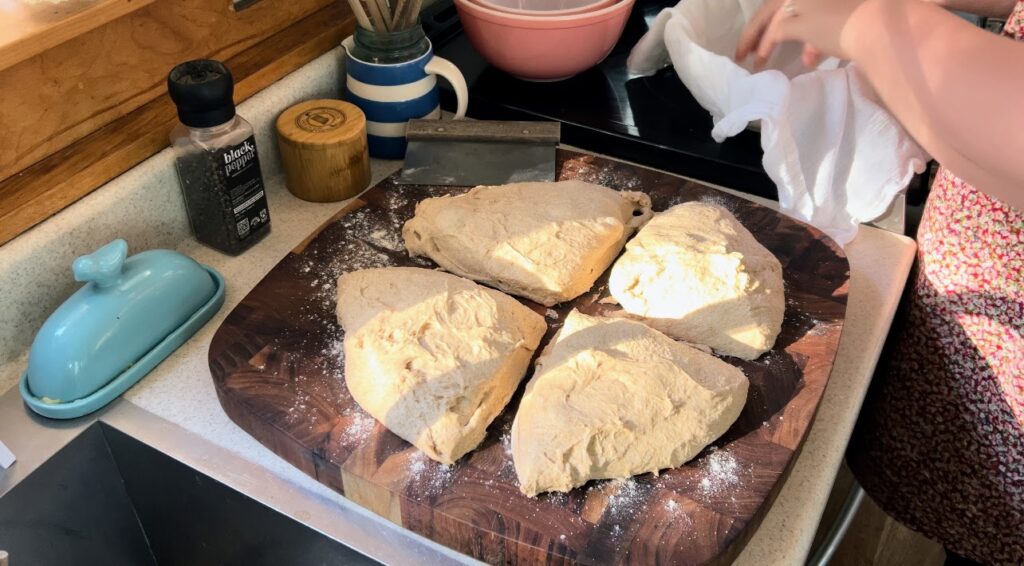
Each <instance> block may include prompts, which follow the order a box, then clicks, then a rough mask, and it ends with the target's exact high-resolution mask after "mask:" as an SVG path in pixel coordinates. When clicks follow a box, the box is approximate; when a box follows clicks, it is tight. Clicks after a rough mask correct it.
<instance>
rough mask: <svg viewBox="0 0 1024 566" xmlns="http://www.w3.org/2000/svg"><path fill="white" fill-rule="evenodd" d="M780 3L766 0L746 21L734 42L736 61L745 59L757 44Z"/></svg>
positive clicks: (779, 0) (776, 0) (780, 0)
mask: <svg viewBox="0 0 1024 566" xmlns="http://www.w3.org/2000/svg"><path fill="white" fill-rule="evenodd" d="M781 4H782V0H768V1H767V2H765V3H764V4H762V5H761V7H760V8H759V9H758V11H757V13H755V14H754V17H753V18H751V19H750V21H749V22H747V25H746V27H745V28H743V33H741V34H740V39H739V42H738V43H737V44H736V53H735V55H734V57H733V58H734V59H735V60H736V61H743V60H744V59H746V58H747V57H748V56H749V55H750V53H751V52H753V51H754V49H755V48H756V47H757V46H758V44H759V43H760V41H761V37H762V36H763V35H764V31H765V28H767V27H768V24H769V23H771V21H772V18H773V17H774V16H775V14H776V12H778V11H779V6H780V5H781Z"/></svg>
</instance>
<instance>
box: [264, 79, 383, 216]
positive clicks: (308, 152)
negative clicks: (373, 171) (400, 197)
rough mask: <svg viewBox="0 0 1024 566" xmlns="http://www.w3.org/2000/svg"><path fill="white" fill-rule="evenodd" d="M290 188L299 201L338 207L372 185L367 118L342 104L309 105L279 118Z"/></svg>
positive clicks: (279, 136)
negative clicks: (367, 141) (336, 204)
mask: <svg viewBox="0 0 1024 566" xmlns="http://www.w3.org/2000/svg"><path fill="white" fill-rule="evenodd" d="M277 144H278V147H279V148H280V149H281V162H282V165H284V171H285V183H286V185H287V186H288V190H289V191H291V193H292V194H293V195H295V196H297V197H299V198H300V199H303V200H308V201H313V202H334V201H339V200H345V199H348V198H352V197H354V196H356V195H357V194H359V193H360V192H361V191H362V190H363V189H365V188H366V187H367V185H369V184H370V155H369V153H367V148H366V116H365V115H364V114H363V111H362V110H360V109H359V108H357V107H356V106H355V105H353V104H349V103H348V102H343V101H341V100H330V99H320V100H307V101H306V102H300V103H299V104H296V105H295V106H292V107H290V108H288V109H287V110H285V111H284V112H282V113H281V115H280V116H278V117H277Z"/></svg>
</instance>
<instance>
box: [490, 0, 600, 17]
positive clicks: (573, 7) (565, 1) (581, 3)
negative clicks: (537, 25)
mask: <svg viewBox="0 0 1024 566" xmlns="http://www.w3.org/2000/svg"><path fill="white" fill-rule="evenodd" d="M471 1H472V2H474V3H476V4H479V5H480V6H483V7H484V8H490V9H491V10H497V11H498V12H505V13H506V14H519V15H522V16H541V17H545V18H547V17H551V16H567V15H569V14H582V13H583V12H593V11H596V10H600V9H602V8H607V7H608V6H611V5H612V4H614V3H615V2H616V0H471Z"/></svg>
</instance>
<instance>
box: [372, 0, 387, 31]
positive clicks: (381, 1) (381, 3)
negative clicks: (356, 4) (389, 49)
mask: <svg viewBox="0 0 1024 566" xmlns="http://www.w3.org/2000/svg"><path fill="white" fill-rule="evenodd" d="M370 1H371V2H373V1H375V0H370ZM376 3H377V9H378V10H380V17H381V21H382V22H384V27H383V29H380V30H377V31H391V8H389V7H388V2H387V0H376Z"/></svg>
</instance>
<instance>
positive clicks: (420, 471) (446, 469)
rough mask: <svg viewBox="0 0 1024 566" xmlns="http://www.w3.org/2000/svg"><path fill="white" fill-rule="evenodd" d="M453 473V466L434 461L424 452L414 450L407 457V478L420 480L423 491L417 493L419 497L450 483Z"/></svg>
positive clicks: (438, 491) (434, 492) (439, 489)
mask: <svg viewBox="0 0 1024 566" xmlns="http://www.w3.org/2000/svg"><path fill="white" fill-rule="evenodd" d="M454 475H455V466H454V465H452V466H446V465H444V464H441V463H440V462H435V461H433V460H431V459H430V458H428V457H427V455H426V454H424V453H423V452H420V451H419V450H415V451H414V452H413V454H412V456H410V457H409V478H410V479H411V480H412V481H414V482H422V483H421V486H422V487H423V489H424V491H423V492H420V493H418V494H417V495H418V496H420V497H423V496H430V495H436V494H438V493H440V492H441V490H443V489H444V488H445V487H446V486H448V484H450V483H451V481H452V477H453V476H454Z"/></svg>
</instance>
